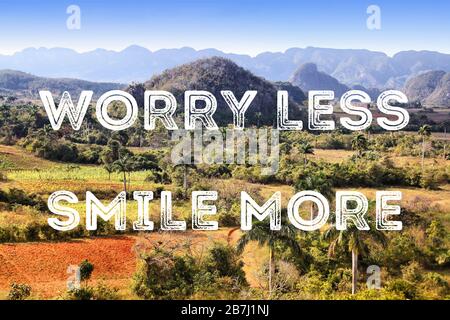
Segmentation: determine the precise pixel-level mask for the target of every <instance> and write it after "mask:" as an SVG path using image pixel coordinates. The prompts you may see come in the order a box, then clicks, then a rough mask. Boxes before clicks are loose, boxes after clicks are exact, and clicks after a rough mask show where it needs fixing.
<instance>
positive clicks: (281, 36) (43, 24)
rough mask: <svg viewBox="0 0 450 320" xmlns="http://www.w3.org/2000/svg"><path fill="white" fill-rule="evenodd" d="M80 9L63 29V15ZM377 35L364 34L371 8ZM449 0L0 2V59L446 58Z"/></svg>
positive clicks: (449, 48)
mask: <svg viewBox="0 0 450 320" xmlns="http://www.w3.org/2000/svg"><path fill="white" fill-rule="evenodd" d="M71 4H75V5H78V6H79V7H80V9H81V29H80V30H68V29H67V27H66V20H67V18H68V16H69V15H68V14H67V13H66V8H67V7H68V6H69V5H71ZM371 4H375V5H378V6H379V7H380V9H381V30H369V29H368V28H367V27H366V19H367V17H368V14H367V13H366V9H367V7H368V6H369V5H371ZM449 39H450V1H446V0H441V1H439V0H435V1H420V2H419V1H414V2H411V1H385V0H383V1H381V0H373V1H364V0H360V1H349V0H346V1H331V0H329V1H325V0H310V1H301V0H297V1H283V0H281V1H264V0H258V1H256V0H247V1H246V0H241V1H236V0H226V1H220V2H219V1H206V0H197V1H188V0H186V1H182V0H178V1H172V0H165V1H149V0H147V1H143V0H142V1H138V0H127V1H120V2H119V1H101V0H90V1H81V0H72V1H61V0H57V1H17V0H14V1H10V0H0V41H1V46H0V53H2V54H11V53H13V52H16V51H19V50H21V49H24V48H27V47H66V48H72V49H75V50H77V51H80V52H83V51H88V50H93V49H95V48H105V49H112V50H121V49H124V48H125V47H127V46H129V45H132V44H137V45H141V46H144V47H147V48H148V49H150V50H157V49H161V48H179V47H183V46H190V47H193V48H195V49H204V48H217V49H220V50H223V51H226V52H235V53H247V54H251V55H255V54H258V53H260V52H264V51H284V50H286V49H287V48H290V47H307V46H316V47H330V48H364V49H370V50H377V51H383V52H386V53H387V54H389V55H392V54H394V53H396V52H398V51H401V50H435V51H440V52H445V53H450V40H449Z"/></svg>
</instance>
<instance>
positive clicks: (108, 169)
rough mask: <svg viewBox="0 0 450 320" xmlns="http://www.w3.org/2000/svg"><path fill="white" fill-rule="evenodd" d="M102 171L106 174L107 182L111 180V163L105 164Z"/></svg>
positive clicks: (112, 170)
mask: <svg viewBox="0 0 450 320" xmlns="http://www.w3.org/2000/svg"><path fill="white" fill-rule="evenodd" d="M103 169H105V170H106V172H108V180H111V173H112V172H114V166H113V164H112V163H106V164H105V165H104V166H103Z"/></svg>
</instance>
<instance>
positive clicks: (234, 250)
mask: <svg viewBox="0 0 450 320" xmlns="http://www.w3.org/2000/svg"><path fill="white" fill-rule="evenodd" d="M219 65H220V66H221V67H223V68H226V67H227V66H226V65H224V66H223V65H221V64H220V63H219ZM166 76H167V77H168V76H169V75H165V76H164V77H166ZM209 76H210V75H209V74H208V77H209ZM178 80H180V79H178ZM178 80H177V81H178ZM155 81H156V82H157V81H158V79H155ZM156 82H155V83H156ZM147 85H151V83H150V84H147ZM265 85H266V84H265V83H261V86H265ZM130 90H131V89H130ZM133 90H136V92H139V90H142V87H141V86H139V85H135V87H133ZM262 111H264V110H262ZM120 112H121V110H120V108H119V107H118V108H115V109H114V110H112V111H111V113H112V114H113V115H116V116H119V115H120ZM140 116H142V115H140ZM267 120H268V116H267V114H264V113H263V114H260V115H259V116H257V113H255V118H254V119H252V121H253V122H255V123H259V122H261V124H264V123H267ZM137 123H142V121H137ZM0 124H1V129H0V140H1V145H0V171H1V172H0V186H1V188H0V243H16V242H38V241H59V242H62V241H68V240H72V239H79V238H86V237H100V236H104V237H106V236H110V237H115V236H117V235H123V232H119V231H116V230H115V229H114V226H113V225H112V224H111V223H107V222H103V221H99V228H98V230H96V231H86V229H85V228H84V226H83V225H80V227H79V228H76V229H74V230H72V231H69V232H58V231H55V230H54V229H52V228H51V227H49V225H48V223H47V218H48V217H49V215H48V212H47V206H46V199H47V197H48V196H49V195H50V194H51V193H52V192H54V191H56V190H62V189H65V190H70V191H72V192H74V193H75V194H76V195H77V197H78V199H79V200H80V203H78V204H77V205H75V206H74V207H75V208H76V209H77V210H78V211H79V212H80V213H81V214H82V215H83V212H84V211H85V204H84V202H83V201H84V197H85V192H86V190H90V191H92V192H93V193H94V194H95V195H96V196H98V198H99V199H101V200H104V201H110V200H111V199H112V198H113V197H115V196H116V195H117V193H119V192H120V191H125V192H126V193H127V194H128V197H130V196H131V193H132V192H133V191H135V190H152V191H153V192H154V194H155V200H154V201H158V199H159V195H160V193H161V191H162V190H170V191H172V193H173V197H174V199H173V202H174V210H173V211H174V217H175V218H180V219H185V220H186V221H188V223H190V221H191V220H190V219H191V218H190V216H191V211H190V201H191V200H190V199H189V195H190V193H191V191H192V190H201V189H205V190H208V189H214V190H217V191H218V193H219V199H218V200H217V202H216V203H215V204H216V206H217V211H218V212H217V216H216V217H215V218H216V219H217V220H218V221H219V225H220V227H221V228H226V230H224V232H225V233H227V232H228V239H227V240H228V241H225V239H224V238H223V237H222V238H220V237H219V236H217V239H216V238H214V237H216V236H215V235H213V233H211V237H213V238H214V240H215V241H214V244H213V245H209V246H207V247H205V248H203V250H199V249H198V248H196V247H195V245H193V244H192V243H189V242H183V241H180V240H179V239H177V238H176V237H177V236H176V235H173V237H174V238H175V241H174V242H175V244H174V245H170V246H169V245H167V243H165V242H164V241H160V242H161V243H159V242H158V241H157V240H155V241H153V243H151V244H148V245H147V246H146V247H145V248H144V249H142V248H141V249H140V250H137V258H138V266H137V269H136V272H135V274H134V276H133V277H132V284H131V288H130V286H129V282H130V281H128V282H127V284H126V285H123V284H121V285H122V287H121V288H120V290H119V289H118V288H116V287H113V286H109V285H106V284H105V283H101V282H99V281H97V279H95V281H94V280H89V281H88V279H89V278H90V276H91V273H92V271H93V264H92V263H91V262H89V261H83V262H82V264H81V265H80V267H81V270H82V272H81V273H82V280H83V284H82V286H81V287H80V289H78V290H72V291H70V292H65V293H64V294H63V295H62V296H60V298H64V299H117V298H123V297H126V298H130V297H132V298H136V297H139V298H143V299H185V298H189V299H226V298H232V299H248V298H251V299H253V298H255V299H256V298H271V299H448V298H450V288H449V282H448V281H449V279H450V278H449V277H450V273H449V267H450V235H449V228H450V214H449V212H450V201H449V199H450V184H449V183H450V161H449V160H450V157H449V154H450V153H449V147H450V143H449V140H448V139H446V137H445V136H444V137H443V136H440V137H438V136H436V135H435V134H434V133H432V132H431V131H432V130H434V129H435V127H436V126H431V127H427V126H425V124H426V123H423V121H422V122H417V124H420V126H421V128H420V130H419V127H417V126H416V124H415V126H416V128H415V132H395V133H380V132H379V131H378V130H377V129H376V128H375V130H371V131H370V132H358V133H354V134H352V133H349V132H345V131H343V130H341V129H339V130H337V131H336V132H332V133H320V134H312V133H308V132H282V133H281V134H280V161H279V170H278V171H277V172H276V174H274V175H271V176H264V175H261V174H260V172H261V168H260V166H259V165H253V166H249V165H237V164H216V165H203V164H198V165H195V166H187V165H180V166H173V165H172V163H171V161H170V151H171V146H172V142H170V136H169V134H168V133H167V131H166V130H164V129H163V128H161V127H160V126H158V127H157V128H156V129H155V130H153V131H145V130H143V128H141V127H139V126H135V127H132V128H130V129H128V130H125V131H123V132H115V133H111V132H108V131H106V130H105V129H103V128H102V127H100V126H99V125H98V123H97V121H95V119H94V116H93V115H92V114H88V115H87V119H86V121H85V124H84V125H83V127H82V128H81V130H79V131H73V130H72V129H71V128H70V127H69V126H68V125H67V124H65V125H63V127H62V128H61V130H59V131H53V130H51V129H50V127H49V126H48V125H47V120H46V117H45V115H44V114H43V113H42V110H41V109H40V108H38V107H36V106H32V105H24V106H17V105H14V106H1V107H0ZM374 188H376V189H389V190H391V189H396V190H401V191H402V192H403V194H404V199H403V200H402V204H401V206H402V209H403V211H402V215H401V216H400V218H401V219H402V222H403V226H404V229H403V230H402V231H401V232H390V233H389V232H386V233H381V232H373V233H371V232H356V228H355V227H354V226H352V225H350V227H349V229H347V230H346V231H343V232H336V230H335V228H334V227H333V226H331V225H328V226H326V228H324V230H321V231H317V232H310V233H303V232H298V230H294V229H291V228H290V227H288V225H289V224H284V223H283V228H282V230H281V232H271V231H270V230H269V228H268V224H267V222H255V223H254V227H253V229H252V230H251V231H249V232H241V231H238V230H237V229H238V227H239V225H240V219H239V214H240V208H239V205H240V204H239V193H240V191H246V192H247V193H249V194H251V195H252V197H253V199H255V201H257V202H258V203H261V204H262V203H263V202H264V201H265V200H267V199H268V197H270V196H271V195H272V194H273V193H274V192H275V191H278V190H282V193H283V197H289V196H290V195H292V193H293V192H295V191H300V190H305V189H308V190H316V191H318V192H321V193H322V194H324V195H325V196H326V197H327V198H328V199H330V202H333V201H334V200H333V197H332V195H333V193H334V191H336V190H340V189H355V190H359V191H361V192H363V193H364V194H366V195H367V196H368V198H369V199H370V200H371V201H370V203H369V213H368V216H369V217H374V212H375V208H374V204H373V202H372V201H373V199H374ZM136 207H137V205H136V204H135V203H132V202H130V203H129V204H127V213H130V219H129V221H133V218H134V217H133V216H132V215H133V213H134V214H135V212H136V211H137V208H136ZM150 207H151V208H150V215H151V217H152V220H153V221H155V228H158V224H159V221H158V219H159V218H158V217H159V215H160V213H159V210H158V208H157V206H152V205H151V206H150ZM331 207H333V204H332V205H331ZM283 213H285V211H283ZM301 214H302V216H303V217H314V216H315V214H316V208H315V206H313V205H311V206H308V207H307V208H306V207H305V208H303V207H302V208H301ZM83 223H84V222H83V219H82V224H83ZM129 223H131V222H129ZM372 229H373V228H372ZM127 232H128V233H129V234H131V235H132V236H136V237H137V238H139V239H141V238H144V239H145V237H146V236H145V235H141V234H138V233H137V232H133V231H132V228H131V227H128V228H127ZM219 232H220V231H219ZM154 234H156V233H154ZM154 234H152V235H154ZM155 237H159V235H155ZM200 251H201V252H200ZM253 256H254V257H253ZM82 259H84V258H82ZM82 259H80V260H82ZM371 265H377V266H379V267H380V268H381V274H382V276H381V288H380V289H369V288H368V287H367V285H366V281H367V279H368V277H369V276H370V275H369V274H368V272H367V270H368V267H369V266H371ZM97 270H98V269H97V268H96V272H95V273H97ZM94 278H95V277H94ZM27 282H28V281H27ZM8 285H9V284H8ZM29 285H31V286H32V287H33V296H34V295H35V294H36V290H37V289H36V287H35V284H34V283H29ZM10 291H11V292H10V297H9V298H11V299H23V298H28V297H29V296H30V292H31V289H30V287H29V286H28V285H18V284H16V285H13V287H11V290H10ZM5 292H6V293H5V297H6V296H7V291H5ZM124 292H125V293H124Z"/></svg>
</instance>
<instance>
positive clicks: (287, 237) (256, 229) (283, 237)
mask: <svg viewBox="0 0 450 320" xmlns="http://www.w3.org/2000/svg"><path fill="white" fill-rule="evenodd" d="M296 234H297V229H295V227H293V226H292V225H291V224H282V226H281V230H270V224H269V222H268V221H267V220H264V221H257V222H255V223H253V227H252V229H251V230H250V231H246V232H245V233H244V234H243V235H242V236H241V238H240V239H239V240H238V243H237V252H238V253H239V254H241V253H242V252H243V251H244V249H245V247H246V246H247V244H248V243H249V242H250V241H257V242H258V244H259V245H260V246H264V245H268V247H269V299H270V298H272V289H273V288H272V275H273V265H274V262H275V256H274V251H275V250H276V245H277V244H283V245H285V246H286V247H288V248H291V250H292V251H293V253H294V254H300V252H301V249H300V246H299V244H298V243H297V241H296Z"/></svg>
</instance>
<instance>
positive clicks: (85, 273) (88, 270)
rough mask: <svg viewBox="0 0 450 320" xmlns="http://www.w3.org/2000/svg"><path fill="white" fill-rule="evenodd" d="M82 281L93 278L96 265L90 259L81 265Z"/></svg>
mask: <svg viewBox="0 0 450 320" xmlns="http://www.w3.org/2000/svg"><path fill="white" fill-rule="evenodd" d="M79 267H80V281H87V280H89V279H90V278H91V275H92V272H93V271H94V265H93V264H92V263H90V262H89V261H88V260H83V261H82V262H81V263H80V265H79Z"/></svg>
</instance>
